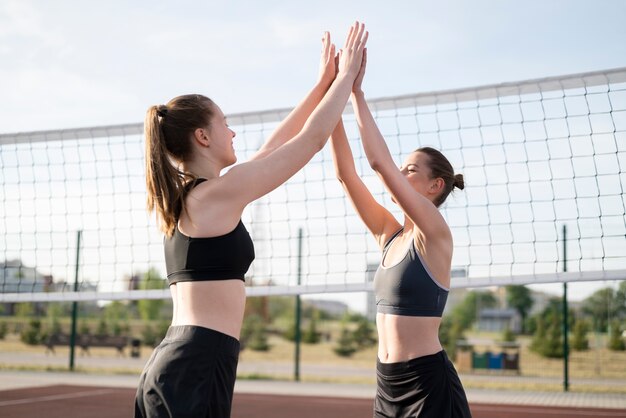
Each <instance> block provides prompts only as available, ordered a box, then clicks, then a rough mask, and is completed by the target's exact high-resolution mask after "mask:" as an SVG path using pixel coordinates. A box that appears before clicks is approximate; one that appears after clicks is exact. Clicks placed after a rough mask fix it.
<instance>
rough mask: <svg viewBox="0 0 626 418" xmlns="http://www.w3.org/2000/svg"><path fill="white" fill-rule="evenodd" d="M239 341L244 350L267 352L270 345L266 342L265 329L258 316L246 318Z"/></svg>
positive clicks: (262, 321) (263, 322) (261, 319)
mask: <svg viewBox="0 0 626 418" xmlns="http://www.w3.org/2000/svg"><path fill="white" fill-rule="evenodd" d="M240 341H241V342H242V345H243V346H244V347H246V348H248V347H249V348H250V349H251V350H254V351H268V350H269V349H270V345H269V343H268V341H267V327H266V326H265V321H264V320H263V318H262V317H261V316H259V315H249V316H247V317H246V319H245V321H244V323H243V326H242V329H241V336H240Z"/></svg>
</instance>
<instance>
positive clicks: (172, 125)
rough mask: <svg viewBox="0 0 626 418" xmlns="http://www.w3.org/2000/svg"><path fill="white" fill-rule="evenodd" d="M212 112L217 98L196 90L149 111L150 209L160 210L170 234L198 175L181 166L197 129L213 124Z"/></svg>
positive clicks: (159, 218)
mask: <svg viewBox="0 0 626 418" xmlns="http://www.w3.org/2000/svg"><path fill="white" fill-rule="evenodd" d="M212 114H213V102H212V101H211V100H210V99H208V98H207V97H204V96H201V95H196V94H193V95H186V96H179V97H176V98H174V99H172V100H171V101H170V102H169V103H168V104H167V105H158V106H150V108H148V111H147V113H146V119H145V122H144V135H145V138H146V149H145V158H146V190H147V209H148V212H152V211H154V212H156V216H157V223H158V225H159V229H160V230H161V231H162V232H163V233H164V234H165V235H166V236H168V237H171V236H172V234H173V233H174V229H175V228H176V223H177V222H178V218H179V217H180V214H181V212H182V211H184V210H185V196H186V191H185V185H186V184H187V183H189V181H192V180H195V179H196V176H194V175H193V174H191V173H186V172H185V171H182V170H181V169H180V168H179V167H180V166H181V163H183V162H184V161H187V160H188V159H189V158H190V156H191V152H192V147H191V135H192V134H193V131H194V130H195V129H196V128H201V127H206V126H209V123H210V120H211V116H212Z"/></svg>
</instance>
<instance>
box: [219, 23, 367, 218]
mask: <svg viewBox="0 0 626 418" xmlns="http://www.w3.org/2000/svg"><path fill="white" fill-rule="evenodd" d="M366 42H367V32H365V26H364V25H363V24H361V23H358V22H357V23H355V24H354V25H352V27H351V28H350V32H349V33H348V37H347V39H346V42H345V45H344V48H343V49H342V51H341V52H340V54H339V60H338V73H337V77H336V78H335V80H334V81H333V83H332V85H331V86H330V88H329V89H328V92H327V93H326V95H325V96H324V98H323V99H322V100H321V101H320V103H319V105H318V106H317V107H316V108H315V110H314V111H313V112H312V113H311V116H310V117H309V118H308V119H307V121H306V122H305V123H304V126H303V128H302V130H301V131H300V132H299V133H298V134H297V135H296V136H295V137H293V138H292V139H290V140H289V141H287V142H286V143H285V144H283V145H281V146H279V147H278V148H277V149H276V150H275V151H273V152H271V153H269V154H267V155H266V156H265V157H263V158H257V159H255V160H252V161H248V162H246V163H243V164H240V165H237V166H235V167H233V168H232V169H230V170H229V171H228V172H227V173H226V174H225V175H223V176H222V177H220V178H219V180H218V181H216V182H215V183H214V185H213V186H212V187H207V192H208V193H211V196H212V198H213V200H214V201H216V200H217V201H221V202H228V203H227V204H228V205H229V206H231V205H238V206H239V207H240V208H243V207H245V205H247V204H248V203H250V202H251V201H253V200H255V199H258V198H259V197H261V196H263V195H265V194H267V193H269V192H270V191H272V190H274V189H275V188H276V187H278V186H280V185H281V184H282V183H284V182H285V181H287V180H288V179H289V178H290V177H291V176H293V175H294V174H295V173H296V172H297V171H298V170H300V169H301V168H302V167H303V166H304V165H305V164H306V163H307V162H308V161H309V160H310V159H311V158H312V157H313V155H315V153H316V152H318V151H319V150H321V149H322V148H323V146H324V144H325V143H326V141H327V140H328V137H329V136H330V134H331V132H332V130H333V128H334V127H335V126H336V125H337V122H339V119H340V117H341V113H342V112H343V109H344V108H345V105H346V102H347V100H348V98H349V96H350V91H351V89H352V85H353V83H354V79H355V78H356V75H357V74H358V72H359V67H360V65H361V60H362V57H363V49H364V48H365V43H366ZM209 189H210V190H209Z"/></svg>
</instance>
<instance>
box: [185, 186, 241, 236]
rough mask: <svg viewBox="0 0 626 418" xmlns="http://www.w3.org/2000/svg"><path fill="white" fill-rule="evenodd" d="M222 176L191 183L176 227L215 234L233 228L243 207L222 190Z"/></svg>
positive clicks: (190, 233)
mask: <svg viewBox="0 0 626 418" xmlns="http://www.w3.org/2000/svg"><path fill="white" fill-rule="evenodd" d="M220 182H221V177H218V178H214V179H208V180H206V181H204V182H202V183H201V184H199V185H197V186H196V187H194V188H193V189H192V190H191V191H190V192H189V193H188V194H187V197H186V198H185V210H184V212H183V213H181V215H180V220H179V222H178V224H179V229H180V231H181V232H182V233H184V234H185V235H188V236H191V237H214V236H220V235H224V234H226V233H228V232H230V231H232V230H233V229H234V228H235V227H236V226H237V224H238V223H239V221H240V220H241V215H242V213H243V209H244V207H242V206H241V204H239V202H237V201H236V200H233V199H228V198H227V196H226V195H225V194H224V193H221V191H220V190H221V184H220Z"/></svg>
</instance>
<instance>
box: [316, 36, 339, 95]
mask: <svg viewBox="0 0 626 418" xmlns="http://www.w3.org/2000/svg"><path fill="white" fill-rule="evenodd" d="M336 76H337V63H336V60H335V44H333V43H331V42H330V33H329V32H324V35H323V36H322V55H321V57H320V69H319V76H318V82H320V83H324V84H328V85H330V84H331V83H332V82H333V80H334V79H335V77H336Z"/></svg>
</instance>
